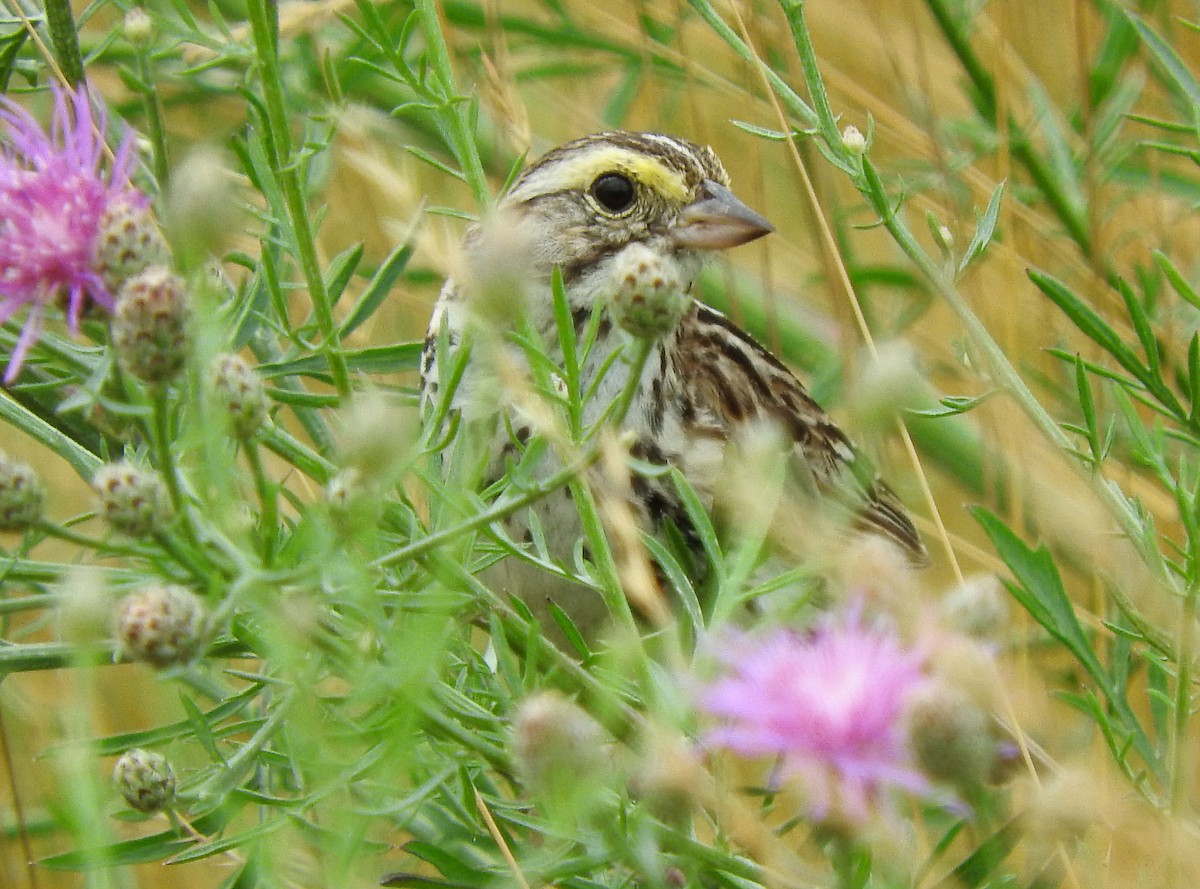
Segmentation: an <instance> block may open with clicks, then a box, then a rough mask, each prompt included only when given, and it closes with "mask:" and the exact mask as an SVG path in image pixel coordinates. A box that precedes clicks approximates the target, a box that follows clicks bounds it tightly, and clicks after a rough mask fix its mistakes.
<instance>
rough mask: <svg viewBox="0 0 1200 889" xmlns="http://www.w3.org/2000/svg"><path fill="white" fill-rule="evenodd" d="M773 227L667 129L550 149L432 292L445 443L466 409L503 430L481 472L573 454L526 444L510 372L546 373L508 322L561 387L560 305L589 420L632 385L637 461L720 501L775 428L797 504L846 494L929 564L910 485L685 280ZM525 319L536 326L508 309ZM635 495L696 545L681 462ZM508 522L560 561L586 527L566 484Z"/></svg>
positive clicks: (535, 577)
mask: <svg viewBox="0 0 1200 889" xmlns="http://www.w3.org/2000/svg"><path fill="white" fill-rule="evenodd" d="M773 231H774V227H773V226H772V225H771V223H770V222H769V221H768V220H767V219H766V218H764V217H763V216H762V215H760V214H759V213H757V212H755V211H754V210H752V209H751V208H750V207H749V206H747V205H746V204H745V203H744V202H743V201H742V200H741V199H739V198H738V197H737V196H736V195H735V194H734V192H733V191H732V190H731V188H730V179H729V176H728V174H727V173H726V170H725V167H724V166H723V164H722V163H721V160H720V158H719V157H718V156H717V154H716V153H715V152H714V151H713V150H712V149H711V148H709V147H706V146H701V145H697V144H694V143H692V142H690V141H687V140H685V139H682V138H677V137H674V136H669V135H664V134H660V133H652V132H628V131H611V132H602V133H597V134H593V135H588V136H584V137H582V138H578V139H575V140H573V141H570V142H567V143H565V144H563V145H561V146H559V147H557V148H554V149H552V150H550V151H549V152H547V153H546V154H544V155H543V156H542V157H541V158H539V159H538V160H536V161H534V162H533V163H532V164H530V165H529V166H528V167H526V168H525V169H524V171H523V172H521V173H520V174H519V176H518V177H517V178H516V179H515V180H514V181H513V183H512V185H511V187H510V188H509V189H508V190H507V192H506V193H505V194H504V195H503V196H502V197H501V198H500V200H499V201H498V204H497V206H496V208H495V210H494V212H493V213H492V214H491V215H490V216H489V217H487V218H485V219H484V220H483V221H481V222H479V223H477V224H475V225H473V226H472V227H471V228H470V229H469V230H468V231H467V233H466V235H465V237H464V240H463V251H462V256H463V261H462V263H461V268H460V269H459V270H458V273H456V274H454V275H451V276H450V277H449V278H448V279H447V280H446V282H445V284H444V286H443V287H442V290H441V292H440V294H439V296H438V299H437V302H436V304H435V306H434V310H433V313H432V317H431V319H430V324H429V328H428V331H427V335H426V338H425V342H424V348H423V351H422V355H421V359H420V371H421V400H422V404H423V410H424V413H425V416H426V417H427V418H430V417H433V418H436V419H435V420H430V422H436V423H438V424H439V428H438V430H436V434H435V435H434V436H433V438H437V436H442V439H443V440H444V437H445V432H446V428H447V424H448V423H450V422H452V421H453V420H457V421H458V422H459V424H460V426H459V431H460V433H461V429H462V428H463V427H464V426H470V425H472V424H483V428H485V429H490V432H485V433H483V437H484V440H485V445H484V447H483V450H484V451H485V453H484V455H483V457H482V458H480V462H481V463H483V464H484V466H485V468H484V470H483V476H484V487H486V486H487V484H488V483H490V482H494V481H496V480H497V479H501V478H502V477H503V476H504V474H505V472H506V471H507V468H508V467H511V466H512V465H514V464H515V463H517V462H519V461H521V460H522V459H523V458H528V459H530V460H533V461H534V462H535V463H537V464H538V466H539V469H538V470H537V471H539V472H540V474H541V476H540V477H545V476H546V475H548V474H549V473H551V472H553V471H554V470H555V469H558V468H560V467H561V465H562V464H561V462H560V460H559V458H557V457H556V456H555V455H554V453H553V449H548V450H546V451H543V452H542V456H541V457H536V454H535V456H534V457H530V456H529V455H530V453H531V451H530V449H531V448H532V447H533V444H532V443H533V442H534V441H536V440H537V438H538V434H539V432H540V431H542V430H543V429H544V428H545V426H546V424H545V422H544V417H543V418H539V417H538V416H537V411H536V410H533V409H531V408H530V406H529V400H528V399H524V400H522V399H520V398H515V397H512V395H511V391H512V388H513V387H512V385H511V381H512V379H513V374H514V373H518V375H519V374H520V373H524V374H525V375H526V376H528V375H530V374H535V373H536V372H541V373H542V376H543V378H547V377H546V374H545V370H546V369H545V368H544V367H535V366H533V365H532V364H531V363H530V361H529V359H528V350H527V349H526V350H523V349H522V348H520V347H519V346H518V345H515V342H516V340H517V334H515V333H514V332H513V331H516V330H518V329H520V330H525V331H533V332H534V333H533V336H534V337H535V338H536V339H538V340H539V341H540V348H542V349H544V354H545V355H546V356H547V357H548V358H549V361H550V363H551V368H550V371H549V376H548V379H549V380H550V387H551V388H552V389H553V388H555V387H557V388H558V390H559V394H561V391H562V389H563V388H564V382H563V375H564V374H565V372H566V371H565V368H564V364H563V362H564V360H565V359H564V352H563V347H562V344H561V342H560V339H561V331H560V326H561V324H562V318H563V317H564V315H563V313H562V311H561V308H562V307H563V306H564V305H565V308H566V310H567V312H568V313H569V318H570V324H571V326H572V327H573V334H574V336H575V337H576V338H577V339H578V340H579V341H580V342H581V343H582V342H583V341H585V340H586V344H587V346H588V348H587V349H586V355H584V356H583V357H582V358H578V364H579V369H578V376H579V389H580V390H581V391H583V392H591V398H590V399H589V400H588V401H587V402H586V404H585V405H584V408H583V415H582V422H583V427H584V428H587V427H589V426H591V425H592V424H596V423H598V422H603V421H604V418H605V417H606V416H607V415H608V414H607V412H608V411H609V410H610V409H611V403H612V402H613V401H614V399H616V398H617V397H619V396H620V395H621V394H622V393H624V392H626V391H631V394H630V395H629V396H628V408H627V410H626V411H625V412H624V416H623V418H622V419H621V432H622V433H624V435H625V440H626V442H627V443H628V447H629V454H630V456H631V457H633V458H634V459H635V460H636V461H639V462H640V464H641V465H643V466H644V465H646V464H649V465H650V466H652V467H664V468H666V467H675V468H677V469H678V470H679V471H680V472H681V473H682V474H683V475H684V477H685V478H687V480H688V482H689V483H690V484H691V486H692V488H693V489H694V490H695V492H696V494H697V495H698V497H699V498H700V500H701V502H702V503H703V504H704V505H705V507H706V508H709V509H712V508H713V507H714V499H715V498H716V497H717V494H718V489H719V488H720V485H721V475H722V473H723V472H724V471H725V467H727V466H728V463H727V461H728V459H729V451H730V449H732V448H736V447H738V444H739V442H740V441H743V440H744V439H745V438H747V437H753V435H752V430H754V429H757V428H758V427H760V426H769V427H770V428H772V429H773V430H775V439H774V440H777V441H778V442H780V444H779V448H780V450H781V453H782V457H783V459H784V460H785V461H786V464H787V474H788V477H789V483H790V484H789V486H790V488H793V489H794V490H796V491H799V492H800V499H801V503H802V504H806V505H807V507H806V508H802V509H800V510H799V513H800V514H804V513H805V512H808V513H809V514H815V513H816V511H817V509H818V508H819V507H820V506H822V505H827V504H838V505H840V506H841V507H843V511H844V512H847V513H848V514H849V515H850V519H849V521H848V522H847V524H848V525H851V526H852V527H853V531H854V533H858V534H870V535H875V536H878V537H881V538H883V539H886V540H888V541H890V542H891V543H892V544H894V546H895V547H897V548H898V550H899V551H900V552H901V553H903V554H904V556H905V557H906V558H907V560H908V561H909V562H910V563H911V564H913V565H917V566H923V565H926V564H928V562H929V556H928V553H927V551H926V549H925V546H924V545H923V543H922V541H921V537H920V535H919V533H918V531H917V529H916V527H915V526H914V524H913V521H912V519H911V518H910V516H909V514H908V512H907V510H906V509H905V507H904V506H903V504H902V503H901V501H900V500H899V498H898V497H897V496H896V495H895V494H894V493H893V492H892V490H891V489H890V488H889V487H888V486H887V485H886V484H885V483H884V482H883V481H882V479H880V478H879V477H878V475H877V474H876V473H875V471H874V469H873V468H871V467H870V466H869V464H868V463H867V462H866V461H865V460H864V459H863V458H862V457H861V456H860V454H859V452H858V451H857V450H856V449H855V447H854V445H853V444H852V443H851V441H850V439H849V438H848V437H847V436H846V434H845V433H844V432H843V431H842V430H841V429H840V428H839V427H838V425H837V424H836V423H835V422H834V421H833V420H832V419H831V418H830V416H829V415H828V414H827V413H826V411H825V410H824V409H822V408H821V407H820V406H819V405H818V404H817V403H816V402H815V401H814V400H813V398H812V397H811V396H810V395H809V394H808V392H807V391H806V389H805V387H804V385H803V384H802V383H801V382H800V381H799V380H798V379H797V378H796V376H795V375H794V374H793V373H792V372H791V371H790V370H789V369H788V368H787V367H786V366H785V365H784V364H783V363H782V362H781V361H780V360H779V359H777V358H776V357H775V356H774V355H772V354H771V352H770V351H768V350H767V349H766V348H764V347H763V346H762V345H761V344H760V343H758V342H757V341H756V340H755V339H754V338H753V337H752V336H751V335H750V334H748V333H747V332H746V331H744V330H742V329H741V328H740V327H739V326H738V325H737V324H735V323H734V322H733V321H731V320H730V319H729V318H728V317H726V316H725V315H724V314H722V313H721V312H719V311H718V310H716V309H714V308H712V307H711V306H708V305H706V304H704V303H703V302H701V301H700V300H698V299H694V298H693V297H692V295H691V290H692V288H693V285H694V284H695V282H696V280H697V277H698V276H699V274H700V272H701V270H702V268H703V267H704V265H705V264H706V263H707V262H708V261H709V260H710V259H711V258H712V257H713V256H714V255H715V254H716V253H717V252H719V251H723V250H728V249H730V248H733V247H737V246H739V245H742V244H746V243H748V242H750V241H753V240H755V239H757V238H760V237H763V236H765V235H768V234H770V233H771V232H773ZM556 287H558V288H560V289H559V291H558V293H559V298H558V304H559V306H560V310H559V311H558V312H557V313H556V309H555V305H556V300H555V288H556ZM521 315H524V316H526V318H527V322H528V323H527V326H525V327H524V328H518V326H517V325H516V324H515V323H514V321H513V319H515V318H517V317H519V316H521ZM506 325H507V326H508V328H509V332H508V333H507V334H504V333H502V331H504V330H505V328H506ZM506 337H507V339H506ZM481 340H482V341H483V344H482V345H481ZM634 341H640V342H643V343H644V344H645V345H646V347H647V348H646V351H645V353H644V361H643V362H642V363H641V364H640V377H639V378H638V379H637V380H636V381H635V380H633V379H632V378H633V376H634V375H635V374H637V373H638V372H639V370H638V368H636V367H635V366H634V364H633V363H631V362H629V361H623V360H612V358H611V356H612V355H613V354H614V353H615V352H618V351H620V350H622V349H624V348H627V347H628V346H629V345H630V343H631V342H634ZM498 344H499V345H498ZM580 348H581V349H582V348H583V347H582V346H580ZM464 350H466V351H464ZM514 369H516V370H514ZM446 387H452V389H453V391H452V392H446V391H443V390H444V389H445V388H446ZM506 393H507V394H506ZM625 490H626V495H625V496H627V497H628V499H629V501H630V502H629V506H630V508H631V510H632V513H633V514H634V515H635V516H637V517H638V519H639V521H640V522H641V523H642V525H643V526H644V527H645V528H646V529H647V530H649V531H651V532H655V533H663V532H665V531H667V530H669V529H673V530H674V532H675V539H677V540H679V539H681V540H682V541H683V545H684V547H686V548H687V549H688V550H689V551H690V552H692V553H693V554H695V555H696V556H697V557H699V556H700V555H701V554H700V550H701V542H700V540H699V539H698V535H697V534H696V530H695V528H694V527H693V526H692V522H691V520H690V519H689V515H688V511H687V509H686V506H685V503H684V502H683V500H682V498H681V496H680V494H679V492H678V488H677V487H676V486H675V485H674V484H673V483H672V482H671V480H670V478H669V476H668V474H667V473H664V472H641V473H639V472H635V473H632V475H631V479H630V484H629V485H628V486H627V487H626V489H625ZM564 492H565V493H566V496H560V495H562V494H564ZM796 512H797V510H793V511H792V514H793V515H795V513H796ZM668 526H669V529H668ZM501 530H503V531H504V532H505V533H506V534H507V535H508V536H509V539H510V540H511V541H513V542H514V543H515V544H516V545H518V546H526V547H530V546H532V544H533V542H534V540H535V539H536V540H537V541H538V542H539V544H544V549H545V552H546V553H548V554H549V556H550V557H551V559H552V560H555V561H557V562H559V563H563V564H570V562H571V560H572V557H573V554H577V553H578V550H577V547H578V546H579V541H580V540H581V538H582V536H583V530H582V527H581V524H580V520H579V516H578V511H577V509H576V508H575V506H574V505H573V504H572V502H571V499H570V492H569V489H563V490H560V491H556V492H554V493H552V494H550V495H548V496H546V497H545V498H542V499H541V500H538V501H535V502H534V503H532V504H530V506H529V507H528V509H527V510H519V511H517V512H514V513H513V514H511V515H508V516H506V517H505V519H504V521H503V522H502V523H501ZM504 562H505V563H507V564H508V568H507V570H505V571H504V572H502V573H501V574H500V575H499V577H500V579H499V581H498V583H499V584H500V585H501V586H502V587H504V591H505V592H508V593H512V594H515V595H518V596H519V597H521V599H522V600H524V601H525V602H526V604H527V605H528V606H529V608H530V610H531V611H532V612H533V614H534V616H535V617H537V618H539V620H543V621H545V619H546V618H547V617H548V615H549V614H550V611H549V608H550V604H551V603H553V604H554V605H556V606H558V607H559V608H561V609H562V611H563V612H565V613H566V614H567V615H568V616H569V617H570V618H571V619H572V621H574V622H575V623H576V625H577V628H579V629H580V631H581V632H583V633H585V634H587V633H593V632H595V630H596V628H598V627H600V626H602V625H603V624H604V622H605V620H606V619H607V617H608V614H607V609H606V607H605V605H604V603H603V601H602V599H601V597H600V596H599V594H598V593H597V592H596V591H595V590H594V589H589V588H587V585H586V584H579V583H570V582H564V581H563V579H562V577H561V576H558V577H552V576H551V575H550V574H549V573H547V572H545V571H541V572H539V571H538V570H536V568H537V566H536V565H533V564H531V563H530V560H524V561H522V560H520V559H519V558H514V557H513V556H510V557H509V558H507V559H505V560H504ZM489 577H490V575H489Z"/></svg>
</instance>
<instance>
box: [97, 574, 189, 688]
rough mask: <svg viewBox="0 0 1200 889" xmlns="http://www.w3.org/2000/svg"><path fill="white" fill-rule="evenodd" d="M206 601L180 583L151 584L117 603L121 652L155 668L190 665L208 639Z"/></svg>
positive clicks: (131, 658)
mask: <svg viewBox="0 0 1200 889" xmlns="http://www.w3.org/2000/svg"><path fill="white" fill-rule="evenodd" d="M206 622H207V621H206V618H205V613H204V603H203V602H201V601H200V599H199V598H198V597H197V596H195V595H194V594H193V593H191V592H189V591H188V590H186V589H184V588H183V587H178V586H149V587H146V588H144V589H141V590H138V591H137V592H135V593H131V594H129V595H128V596H126V597H125V598H124V599H122V600H121V601H120V603H118V605H117V617H116V636H117V642H118V644H119V646H120V650H121V653H122V654H123V655H124V656H125V657H127V658H129V659H130V660H134V661H145V662H146V663H148V664H151V665H153V666H155V667H159V668H162V667H171V666H176V665H179V664H186V663H187V662H188V661H190V660H192V658H194V657H195V656H196V655H197V654H198V653H199V651H200V646H201V645H202V644H203V642H204V636H205V629H206V626H205V625H206Z"/></svg>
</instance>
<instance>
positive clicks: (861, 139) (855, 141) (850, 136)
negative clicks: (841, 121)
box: [842, 126, 867, 155]
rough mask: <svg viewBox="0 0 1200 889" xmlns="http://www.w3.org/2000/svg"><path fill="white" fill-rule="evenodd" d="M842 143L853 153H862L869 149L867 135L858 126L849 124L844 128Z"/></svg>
mask: <svg viewBox="0 0 1200 889" xmlns="http://www.w3.org/2000/svg"><path fill="white" fill-rule="evenodd" d="M842 145H844V146H845V147H846V149H847V150H848V151H849V152H850V153H851V154H857V155H862V154H863V153H864V152H865V151H866V150H867V137H866V136H864V135H863V134H862V132H861V131H860V130H859V129H858V127H856V126H848V127H846V129H844V130H842Z"/></svg>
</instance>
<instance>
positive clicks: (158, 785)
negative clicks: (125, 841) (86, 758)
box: [113, 747, 175, 812]
mask: <svg viewBox="0 0 1200 889" xmlns="http://www.w3.org/2000/svg"><path fill="white" fill-rule="evenodd" d="M113 783H114V784H116V785H117V789H118V790H120V791H121V796H123V797H125V802H127V803H129V805H130V806H132V807H133V808H135V809H137V810H138V811H139V812H157V811H159V810H160V809H163V808H165V807H167V806H169V805H171V802H172V801H173V800H174V798H175V773H174V771H172V769H171V764H170V763H169V762H167V761H166V760H165V759H164V758H163V757H162V756H160V755H159V754H157V753H154V752H153V751H150V750H142V749H140V748H136V747H135V748H134V749H133V750H128V751H126V752H125V753H123V754H121V758H120V759H118V760H117V764H116V766H114V767H113Z"/></svg>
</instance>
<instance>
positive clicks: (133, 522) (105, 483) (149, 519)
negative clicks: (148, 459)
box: [92, 460, 171, 538]
mask: <svg viewBox="0 0 1200 889" xmlns="http://www.w3.org/2000/svg"><path fill="white" fill-rule="evenodd" d="M92 489H93V490H94V491H95V492H96V496H97V497H98V498H99V500H100V514H101V515H102V516H103V517H104V521H105V522H107V523H108V525H109V527H111V528H112V529H113V530H114V531H117V532H119V533H121V534H125V535H127V536H129V537H135V538H141V537H148V536H150V535H151V534H152V533H153V532H154V531H156V530H158V529H160V528H161V527H162V526H163V525H164V524H165V523H166V522H167V520H168V519H169V518H170V516H171V507H170V504H169V503H168V502H167V496H166V490H165V488H164V486H163V483H162V479H160V478H159V476H158V473H156V472H154V471H153V470H151V469H143V468H142V467H140V466H135V465H134V464H132V463H129V462H126V461H124V460H122V461H121V462H119V463H108V464H105V465H104V466H101V467H100V468H99V469H98V470H96V474H95V475H94V476H92Z"/></svg>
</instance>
